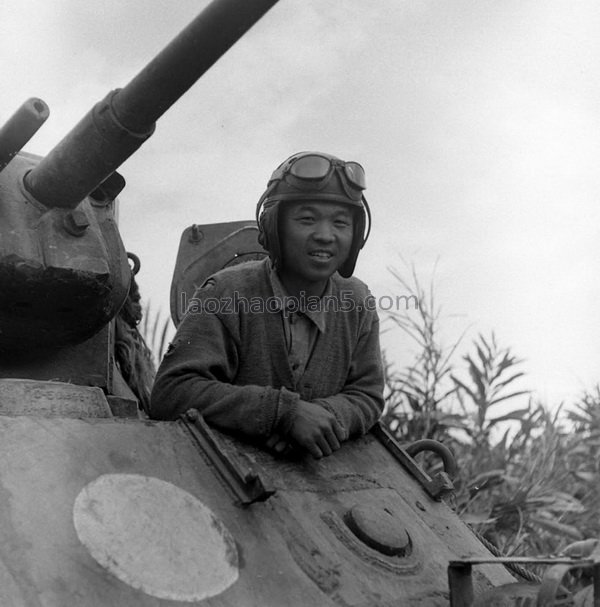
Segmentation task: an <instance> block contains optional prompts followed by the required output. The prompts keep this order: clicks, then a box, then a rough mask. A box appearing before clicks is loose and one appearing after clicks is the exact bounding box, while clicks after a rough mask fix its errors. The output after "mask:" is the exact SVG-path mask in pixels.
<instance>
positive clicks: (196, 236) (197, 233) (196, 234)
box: [189, 223, 204, 243]
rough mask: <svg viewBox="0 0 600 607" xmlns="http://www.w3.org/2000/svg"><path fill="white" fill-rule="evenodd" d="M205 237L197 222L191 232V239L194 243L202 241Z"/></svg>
mask: <svg viewBox="0 0 600 607" xmlns="http://www.w3.org/2000/svg"><path fill="white" fill-rule="evenodd" d="M203 238H204V233H203V232H202V230H201V229H200V226H199V225H198V224H197V223H195V224H194V225H193V226H192V231H191V232H190V236H189V241H190V242H192V243H195V242H200V241H201V240H202V239H203Z"/></svg>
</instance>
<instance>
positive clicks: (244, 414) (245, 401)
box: [150, 289, 299, 438]
mask: <svg viewBox="0 0 600 607" xmlns="http://www.w3.org/2000/svg"><path fill="white" fill-rule="evenodd" d="M201 291H202V289H201V290H200V291H198V292H197V293H196V296H195V297H201V296H202V293H201ZM238 360H239V359H238V347H237V343H236V339H235V337H234V336H232V335H231V333H230V331H229V330H228V328H227V327H226V326H225V325H224V323H223V321H222V319H221V318H220V317H219V316H218V315H217V314H210V313H206V312H205V313H197V314H190V313H188V314H187V315H186V316H185V318H184V320H183V321H182V323H181V325H180V326H179V328H178V331H177V334H176V335H175V338H174V340H173V342H172V344H171V345H170V346H169V349H168V350H167V353H166V354H165V356H164V358H163V361H162V363H161V365H160V368H159V370H158V373H157V376H156V380H155V383H154V388H153V390H152V397H151V404H150V417H152V418H153V419H176V418H177V417H178V416H179V415H180V414H181V413H184V412H185V411H187V410H188V409H190V408H196V409H198V410H199V411H200V412H201V413H202V415H203V417H204V418H205V419H206V421H207V422H208V423H209V424H212V425H214V426H216V427H218V428H221V429H223V430H229V431H234V432H241V433H243V434H245V435H247V436H250V437H255V438H261V437H263V438H265V437H268V436H270V435H271V434H272V433H273V432H274V431H275V428H281V425H282V424H284V425H285V424H286V420H293V418H294V416H295V415H294V412H295V408H296V406H297V404H298V399H299V397H298V395H297V394H295V393H293V392H291V391H289V390H287V389H285V388H280V389H277V388H273V387H271V386H256V385H243V386H236V385H233V383H234V381H235V377H236V374H237V369H238ZM288 423H289V422H288Z"/></svg>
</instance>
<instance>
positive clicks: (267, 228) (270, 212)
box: [258, 204, 281, 268]
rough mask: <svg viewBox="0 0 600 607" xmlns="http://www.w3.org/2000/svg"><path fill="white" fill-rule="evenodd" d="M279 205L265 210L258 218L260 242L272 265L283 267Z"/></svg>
mask: <svg viewBox="0 0 600 607" xmlns="http://www.w3.org/2000/svg"><path fill="white" fill-rule="evenodd" d="M278 207H279V204H274V205H273V206H270V207H269V208H267V209H264V210H263V212H262V213H261V215H260V217H259V218H258V242H259V244H260V245H261V246H262V248H263V249H264V250H265V251H267V253H268V254H269V257H270V258H271V263H272V264H273V265H274V266H275V267H276V268H278V267H280V265H281V246H280V244H279V225H278V224H279V219H278V216H279V209H278Z"/></svg>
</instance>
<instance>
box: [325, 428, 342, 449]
mask: <svg viewBox="0 0 600 607" xmlns="http://www.w3.org/2000/svg"><path fill="white" fill-rule="evenodd" d="M324 436H325V440H326V441H327V443H328V444H329V447H330V448H331V450H332V451H337V450H338V449H339V448H340V441H339V440H338V439H337V436H336V435H335V432H334V431H333V430H332V429H331V428H328V429H327V430H325V432H324Z"/></svg>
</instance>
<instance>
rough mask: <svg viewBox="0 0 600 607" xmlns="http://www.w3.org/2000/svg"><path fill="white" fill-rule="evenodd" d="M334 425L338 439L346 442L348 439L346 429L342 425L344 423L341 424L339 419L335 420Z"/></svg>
mask: <svg viewBox="0 0 600 607" xmlns="http://www.w3.org/2000/svg"><path fill="white" fill-rule="evenodd" d="M332 426H333V431H334V432H335V436H336V438H337V439H338V441H339V442H340V443H342V442H344V441H345V440H346V431H345V430H344V428H343V427H342V424H340V423H339V422H338V421H337V420H335V421H334V422H333V424H332Z"/></svg>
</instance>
